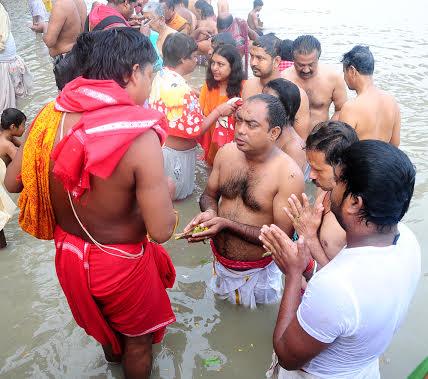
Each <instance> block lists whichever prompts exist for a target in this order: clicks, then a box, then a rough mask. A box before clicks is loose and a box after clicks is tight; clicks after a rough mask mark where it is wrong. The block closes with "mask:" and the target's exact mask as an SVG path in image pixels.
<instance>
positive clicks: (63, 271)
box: [54, 226, 175, 354]
mask: <svg viewBox="0 0 428 379" xmlns="http://www.w3.org/2000/svg"><path fill="white" fill-rule="evenodd" d="M54 239H55V245H56V257H55V266H56V271H57V275H58V279H59V282H60V284H61V287H62V289H63V290H64V293H65V296H66V297H67V301H68V304H69V306H70V309H71V312H72V313H73V316H74V319H75V320H76V322H77V324H78V325H79V326H81V327H82V328H84V329H85V331H86V333H87V334H89V335H91V336H92V337H94V338H95V339H96V340H97V341H98V342H99V343H100V344H102V345H104V346H105V345H111V346H112V348H113V353H114V354H120V353H121V344H120V341H119V338H118V334H117V333H120V334H123V335H125V336H129V337H136V336H141V335H145V334H150V333H153V343H158V342H160V341H162V338H163V336H164V334H165V329H166V326H167V325H169V324H171V323H173V322H174V321H175V316H174V313H173V311H172V309H171V303H170V301H169V297H168V294H167V292H166V290H165V288H171V287H172V286H173V284H174V281H175V269H174V266H173V264H172V262H171V259H170V257H169V256H168V254H167V252H166V251H165V250H164V249H163V247H162V246H160V245H157V244H154V243H151V242H148V241H147V240H145V241H143V242H141V243H138V244H127V245H108V247H114V248H115V249H121V250H123V251H126V252H127V253H130V254H133V255H134V254H135V255H136V256H137V255H138V254H139V253H140V252H141V251H142V249H144V254H143V255H141V256H139V257H136V258H132V257H129V256H125V255H121V254H120V253H119V252H117V251H116V250H112V251H111V252H112V254H114V255H111V254H108V253H106V252H104V251H102V250H100V249H99V248H98V247H97V246H95V245H94V244H91V243H89V242H86V241H84V240H82V239H81V238H79V237H76V236H75V235H72V234H69V233H66V232H65V231H63V230H62V229H61V228H60V227H59V226H57V227H56V229H55V236H54ZM105 250H106V251H109V249H108V248H105ZM109 252H110V251H109Z"/></svg>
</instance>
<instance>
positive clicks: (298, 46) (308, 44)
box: [293, 34, 321, 58]
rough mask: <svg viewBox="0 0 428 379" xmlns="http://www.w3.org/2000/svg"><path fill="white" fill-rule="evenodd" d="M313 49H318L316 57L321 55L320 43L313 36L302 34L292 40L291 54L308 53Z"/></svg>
mask: <svg viewBox="0 0 428 379" xmlns="http://www.w3.org/2000/svg"><path fill="white" fill-rule="evenodd" d="M314 50H316V51H318V58H319V57H320V56H321V43H320V41H318V40H317V39H316V38H315V37H314V36H311V35H308V34H307V35H303V36H300V37H297V38H296V39H295V40H294V42H293V54H296V53H297V54H302V55H308V54H311V53H312V52H313V51H314Z"/></svg>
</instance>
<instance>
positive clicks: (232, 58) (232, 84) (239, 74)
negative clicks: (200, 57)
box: [206, 44, 244, 98]
mask: <svg viewBox="0 0 428 379" xmlns="http://www.w3.org/2000/svg"><path fill="white" fill-rule="evenodd" d="M214 54H217V55H220V56H222V57H223V58H225V59H226V60H227V61H228V62H229V64H230V68H231V73H230V75H229V79H228V81H227V88H226V92H227V96H228V97H229V98H232V97H240V96H241V91H242V81H243V80H244V72H243V70H242V58H241V55H240V54H239V51H238V49H237V48H236V47H235V46H232V45H228V44H226V45H219V46H217V47H216V48H215V49H214V51H213V55H212V56H214ZM211 63H212V57H211V58H210V60H209V62H208V68H207V80H206V82H207V86H208V89H210V90H211V89H213V88H218V86H219V83H218V82H217V81H216V80H215V79H214V76H213V74H212V72H211Z"/></svg>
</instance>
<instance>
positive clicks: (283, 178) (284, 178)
mask: <svg viewBox="0 0 428 379" xmlns="http://www.w3.org/2000/svg"><path fill="white" fill-rule="evenodd" d="M278 150H280V149H278ZM276 168H277V174H278V178H280V183H284V184H286V186H290V185H299V184H302V183H304V175H303V172H302V170H301V169H300V167H299V165H298V164H297V163H296V161H295V160H294V159H293V158H291V157H290V156H289V155H288V154H286V153H284V152H283V151H282V150H280V151H279V152H278V155H277V157H276Z"/></svg>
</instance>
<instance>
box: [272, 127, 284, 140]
mask: <svg viewBox="0 0 428 379" xmlns="http://www.w3.org/2000/svg"><path fill="white" fill-rule="evenodd" d="M281 132H282V128H281V127H280V126H275V127H274V128H272V129H271V130H270V135H271V137H272V141H273V142H276V141H277V140H278V138H279V136H280V135H281Z"/></svg>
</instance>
